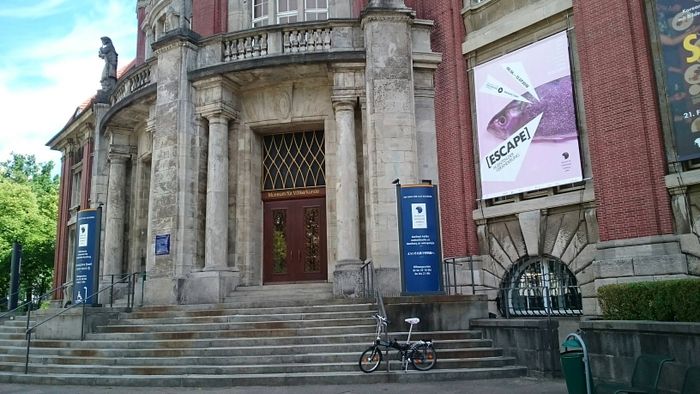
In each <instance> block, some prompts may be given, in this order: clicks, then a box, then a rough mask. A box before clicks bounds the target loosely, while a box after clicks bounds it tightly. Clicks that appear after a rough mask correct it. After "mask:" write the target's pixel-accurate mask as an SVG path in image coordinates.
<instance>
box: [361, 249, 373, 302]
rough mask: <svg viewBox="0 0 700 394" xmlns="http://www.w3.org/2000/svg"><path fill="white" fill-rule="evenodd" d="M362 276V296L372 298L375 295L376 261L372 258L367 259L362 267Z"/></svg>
mask: <svg viewBox="0 0 700 394" xmlns="http://www.w3.org/2000/svg"><path fill="white" fill-rule="evenodd" d="M360 275H361V276H362V297H363V298H370V297H372V296H373V295H374V263H373V262H372V259H367V260H366V261H365V263H364V264H362V266H361V267H360Z"/></svg>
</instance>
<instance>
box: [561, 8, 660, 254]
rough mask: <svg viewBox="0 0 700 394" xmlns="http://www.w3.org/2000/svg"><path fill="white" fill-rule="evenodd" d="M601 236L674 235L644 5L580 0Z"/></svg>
mask: <svg viewBox="0 0 700 394" xmlns="http://www.w3.org/2000/svg"><path fill="white" fill-rule="evenodd" d="M574 24H575V34H576V43H577V46H578V57H579V64H580V69H581V74H582V77H581V78H582V82H583V100H584V106H585V109H586V112H585V114H580V115H581V116H585V119H586V125H587V131H588V142H589V145H590V155H591V165H592V170H593V183H594V186H595V193H596V200H597V205H598V208H597V212H598V224H599V227H600V238H601V240H603V241H606V240H616V239H625V238H635V237H642V236H650V235H659V234H668V233H672V231H673V225H672V219H671V216H672V214H671V209H670V202H669V197H668V193H667V191H666V188H665V186H664V179H663V177H664V175H665V166H666V160H665V156H664V149H663V137H662V131H661V128H660V122H659V113H658V110H657V102H656V89H655V87H654V80H655V78H654V74H653V68H652V63H651V55H650V54H651V48H650V44H649V39H648V31H647V25H646V18H645V16H644V8H643V0H614V1H611V0H576V1H574Z"/></svg>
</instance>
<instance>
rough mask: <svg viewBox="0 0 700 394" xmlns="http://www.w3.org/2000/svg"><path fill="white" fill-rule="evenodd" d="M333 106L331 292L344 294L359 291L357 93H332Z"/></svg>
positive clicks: (346, 295)
mask: <svg viewBox="0 0 700 394" xmlns="http://www.w3.org/2000/svg"><path fill="white" fill-rule="evenodd" d="M332 99H333V109H334V112H335V125H336V132H337V135H338V147H337V149H338V150H337V158H336V170H337V183H336V193H335V203H336V215H337V233H338V239H337V246H336V251H337V252H336V253H337V254H336V256H337V262H336V266H335V270H334V271H333V293H334V294H336V295H341V296H345V297H357V296H358V295H360V294H361V291H362V283H361V279H362V278H361V276H360V265H361V264H362V261H361V260H360V207H359V195H358V179H357V143H356V141H355V105H356V103H357V97H356V96H334V97H333V98H332Z"/></svg>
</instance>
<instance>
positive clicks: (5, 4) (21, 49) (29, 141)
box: [0, 0, 137, 170]
mask: <svg viewBox="0 0 700 394" xmlns="http://www.w3.org/2000/svg"><path fill="white" fill-rule="evenodd" d="M136 25H137V22H136V0H0V162H2V161H6V160H8V159H9V158H10V157H11V153H19V154H32V155H34V156H35V157H36V159H37V161H38V162H40V163H45V162H48V161H53V162H54V169H55V170H57V169H58V167H60V161H61V154H60V152H57V151H53V150H51V149H49V148H48V147H47V146H46V143H47V142H48V141H49V140H50V139H51V138H53V137H54V136H55V135H56V134H57V133H58V132H59V131H61V129H62V128H63V127H64V126H65V125H66V123H67V122H68V120H70V118H71V117H72V116H73V114H74V113H75V110H76V108H77V107H78V106H80V104H81V103H83V102H85V101H86V100H88V99H90V98H91V97H92V96H94V95H95V93H96V92H97V90H98V89H100V76H101V74H102V68H103V66H104V60H102V59H100V58H99V57H98V55H97V53H98V50H99V48H100V46H101V45H102V44H101V41H100V37H103V36H108V37H110V38H111V39H112V42H113V43H114V47H115V49H116V51H117V53H118V54H119V63H118V67H122V66H124V65H126V64H128V63H129V62H130V61H131V60H132V59H133V58H134V57H135V53H136Z"/></svg>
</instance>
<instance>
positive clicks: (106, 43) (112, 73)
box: [99, 37, 118, 92]
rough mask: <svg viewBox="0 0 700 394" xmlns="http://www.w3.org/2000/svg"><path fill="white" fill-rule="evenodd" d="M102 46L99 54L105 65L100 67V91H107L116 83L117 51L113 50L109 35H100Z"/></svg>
mask: <svg viewBox="0 0 700 394" xmlns="http://www.w3.org/2000/svg"><path fill="white" fill-rule="evenodd" d="M100 40H102V46H101V47H100V51H99V56H100V58H101V59H104V61H105V66H104V68H103V69H102V78H101V79H100V84H102V91H103V92H109V91H111V90H112V89H114V86H115V85H116V84H117V57H118V55H117V51H115V50H114V45H112V40H111V39H110V38H109V37H102V38H100Z"/></svg>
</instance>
